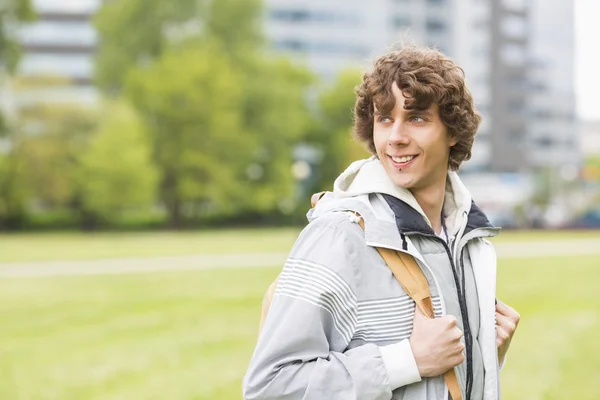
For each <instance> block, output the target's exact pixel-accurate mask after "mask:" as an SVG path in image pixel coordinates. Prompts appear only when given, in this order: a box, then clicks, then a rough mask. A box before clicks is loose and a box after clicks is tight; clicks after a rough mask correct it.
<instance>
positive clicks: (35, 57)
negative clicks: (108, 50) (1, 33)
mask: <svg viewBox="0 0 600 400" xmlns="http://www.w3.org/2000/svg"><path fill="white" fill-rule="evenodd" d="M92 71H93V61H92V58H91V56H85V55H72V54H69V55H66V54H27V55H25V56H24V57H23V58H22V60H21V64H20V66H19V72H21V73H22V74H24V75H53V76H65V77H69V78H90V77H91V76H92Z"/></svg>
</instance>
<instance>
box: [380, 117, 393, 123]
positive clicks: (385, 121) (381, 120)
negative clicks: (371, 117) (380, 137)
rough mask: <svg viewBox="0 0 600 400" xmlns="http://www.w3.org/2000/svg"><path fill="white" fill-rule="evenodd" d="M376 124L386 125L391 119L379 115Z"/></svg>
mask: <svg viewBox="0 0 600 400" xmlns="http://www.w3.org/2000/svg"><path fill="white" fill-rule="evenodd" d="M377 121H378V122H381V123H382V124H387V123H388V122H392V119H391V118H390V117H386V116H385V115H381V116H379V117H378V118H377Z"/></svg>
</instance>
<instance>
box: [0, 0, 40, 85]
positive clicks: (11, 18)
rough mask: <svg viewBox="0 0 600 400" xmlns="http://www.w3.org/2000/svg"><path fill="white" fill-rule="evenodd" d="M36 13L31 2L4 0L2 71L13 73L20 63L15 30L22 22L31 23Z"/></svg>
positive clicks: (0, 14)
mask: <svg viewBox="0 0 600 400" xmlns="http://www.w3.org/2000/svg"><path fill="white" fill-rule="evenodd" d="M34 18H35V13H34V11H33V8H32V7H31V1H30V0H2V4H0V71H1V70H2V69H5V70H6V71H8V73H13V72H14V70H15V68H16V67H17V64H18V62H19V56H20V46H19V43H18V42H17V40H16V37H15V33H16V32H15V28H16V27H17V24H18V23H20V22H25V21H31V20H33V19H34Z"/></svg>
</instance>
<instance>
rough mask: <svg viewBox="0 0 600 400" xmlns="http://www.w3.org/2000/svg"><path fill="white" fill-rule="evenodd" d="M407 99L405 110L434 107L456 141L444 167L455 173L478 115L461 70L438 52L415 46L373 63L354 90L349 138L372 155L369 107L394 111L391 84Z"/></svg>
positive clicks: (470, 142) (469, 144) (465, 157)
mask: <svg viewBox="0 0 600 400" xmlns="http://www.w3.org/2000/svg"><path fill="white" fill-rule="evenodd" d="M394 82H396V84H397V85H398V88H399V89H400V90H401V91H402V93H403V94H404V96H405V97H406V101H405V105H404V108H405V109H407V110H411V109H417V110H425V109H427V108H429V107H430V106H431V105H432V104H434V103H435V104H437V105H438V106H439V113H440V119H441V120H442V122H443V123H444V125H445V126H446V129H447V130H448V134H449V135H450V137H451V138H453V139H456V141H457V143H456V144H455V145H454V146H452V148H451V149H450V158H449V162H448V164H449V165H448V167H449V168H450V169H451V170H453V171H456V170H458V168H459V166H460V164H461V163H462V162H463V161H465V160H468V159H470V158H471V148H472V147H473V142H474V140H475V133H476V132H477V128H478V126H479V123H480V122H481V115H480V114H479V112H477V110H476V109H475V106H474V105H473V97H472V95H471V92H470V91H469V90H468V89H467V87H466V85H465V74H464V71H463V70H462V68H460V67H459V66H457V65H456V64H455V63H454V62H453V61H452V60H451V59H449V58H448V57H446V56H444V55H443V54H442V53H441V52H439V51H438V50H435V49H430V48H420V47H416V46H414V45H411V46H406V47H404V48H402V49H399V50H393V51H391V52H389V53H388V54H386V55H384V56H381V57H379V58H378V59H377V60H375V63H374V65H373V69H372V70H371V71H369V72H367V73H366V74H365V75H364V76H363V81H362V83H361V84H360V85H359V86H357V87H356V104H355V106H354V135H355V136H356V138H357V139H358V140H359V141H360V142H363V143H364V144H366V145H367V146H368V148H369V150H370V151H371V153H373V154H376V152H375V144H374V142H373V113H374V106H377V109H378V110H379V111H381V112H382V113H389V112H391V110H393V108H394V106H395V103H396V100H395V98H394V95H393V93H392V84H393V83H394Z"/></svg>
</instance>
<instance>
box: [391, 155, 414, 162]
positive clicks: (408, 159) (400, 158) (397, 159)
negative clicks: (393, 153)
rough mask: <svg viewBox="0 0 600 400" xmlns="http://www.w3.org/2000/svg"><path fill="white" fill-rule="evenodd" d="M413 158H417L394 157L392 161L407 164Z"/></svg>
mask: <svg viewBox="0 0 600 400" xmlns="http://www.w3.org/2000/svg"><path fill="white" fill-rule="evenodd" d="M413 158H415V156H405V157H392V160H394V162H397V163H405V162H409V161H410V160H412V159H413Z"/></svg>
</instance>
